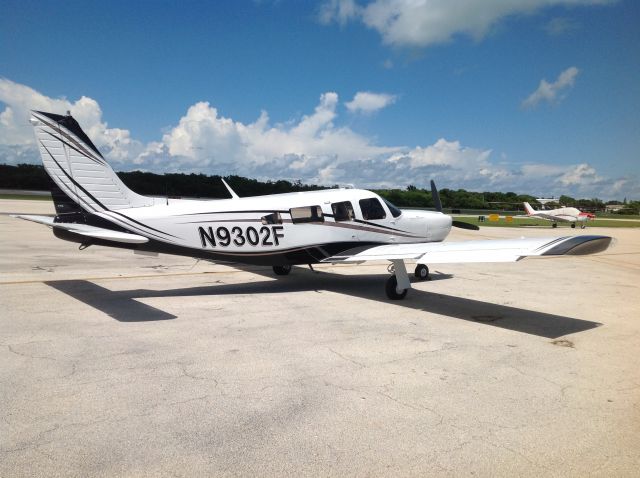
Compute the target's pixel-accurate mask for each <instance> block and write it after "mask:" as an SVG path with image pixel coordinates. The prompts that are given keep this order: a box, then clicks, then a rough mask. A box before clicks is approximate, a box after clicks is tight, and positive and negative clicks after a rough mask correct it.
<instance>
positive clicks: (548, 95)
mask: <svg viewBox="0 0 640 478" xmlns="http://www.w3.org/2000/svg"><path fill="white" fill-rule="evenodd" d="M578 73H580V70H579V69H578V68H576V67H575V66H570V67H569V68H567V69H566V70H564V71H563V72H562V73H560V75H558V79H557V80H556V81H554V82H553V83H549V82H548V81H547V80H546V79H544V78H543V79H542V80H540V84H539V85H538V88H537V89H536V90H535V91H534V92H533V93H531V94H530V95H529V96H528V97H527V98H525V100H524V101H523V102H522V107H523V108H534V107H536V106H537V105H538V104H539V103H540V102H541V101H546V102H548V103H553V102H555V101H558V100H559V99H561V98H562V96H561V95H562V93H563V92H564V91H566V90H567V89H569V88H571V87H572V86H573V85H574V83H575V81H576V76H578Z"/></svg>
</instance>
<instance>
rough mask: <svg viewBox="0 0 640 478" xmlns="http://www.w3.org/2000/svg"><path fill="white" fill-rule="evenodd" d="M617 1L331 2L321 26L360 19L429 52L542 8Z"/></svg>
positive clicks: (397, 41)
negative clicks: (435, 45)
mask: <svg viewBox="0 0 640 478" xmlns="http://www.w3.org/2000/svg"><path fill="white" fill-rule="evenodd" d="M610 1H612V0H455V1H452V0H374V1H371V2H368V3H366V4H362V5H360V4H357V3H355V2H354V1H352V0H331V1H328V2H326V3H325V4H324V5H323V7H322V8H321V10H320V21H321V22H322V23H325V24H326V23H330V22H331V21H336V22H338V23H340V24H344V23H346V22H347V21H349V20H352V19H357V20H359V21H361V22H363V23H364V24H365V25H366V26H367V27H369V28H371V29H373V30H375V31H377V32H378V33H379V34H380V35H381V36H382V39H383V41H384V43H386V44H388V45H393V46H399V47H426V46H429V45H433V44H437V43H443V42H447V41H450V40H451V39H452V38H454V37H455V36H456V35H466V36H469V37H471V38H473V39H475V40H480V39H482V38H483V37H484V36H485V35H486V34H487V32H488V31H489V30H490V29H491V27H492V26H494V25H495V24H497V23H498V22H499V21H501V20H503V19H504V18H507V17H509V16H514V15H523V14H531V13H534V12H536V11H538V10H541V9H543V8H547V7H551V6H555V5H559V6H579V5H594V4H604V3H610Z"/></svg>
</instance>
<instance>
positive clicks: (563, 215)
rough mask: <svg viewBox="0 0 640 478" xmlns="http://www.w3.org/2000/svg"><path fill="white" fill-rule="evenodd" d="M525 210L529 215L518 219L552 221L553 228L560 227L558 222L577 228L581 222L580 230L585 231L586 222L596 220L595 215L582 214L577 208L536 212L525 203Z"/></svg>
mask: <svg viewBox="0 0 640 478" xmlns="http://www.w3.org/2000/svg"><path fill="white" fill-rule="evenodd" d="M524 209H525V211H527V215H526V216H518V217H530V218H540V219H544V220H546V221H552V222H553V224H551V227H558V222H570V223H571V227H576V222H580V223H581V224H580V228H582V229H584V228H585V222H586V221H588V220H590V219H595V218H596V215H595V214H592V213H590V212H582V211H580V210H579V209H576V208H575V207H560V208H558V209H550V210H547V211H536V210H534V209H533V208H532V207H531V205H530V204H529V203H528V202H525V203H524Z"/></svg>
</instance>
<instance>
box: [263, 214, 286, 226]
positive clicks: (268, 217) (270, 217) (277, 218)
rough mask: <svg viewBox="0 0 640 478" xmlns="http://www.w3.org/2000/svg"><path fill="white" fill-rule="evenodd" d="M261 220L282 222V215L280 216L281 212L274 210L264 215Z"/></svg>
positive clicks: (266, 222)
mask: <svg viewBox="0 0 640 478" xmlns="http://www.w3.org/2000/svg"><path fill="white" fill-rule="evenodd" d="M260 221H261V222H262V224H282V216H280V213H279V212H274V213H271V214H267V215H266V216H262V218H260Z"/></svg>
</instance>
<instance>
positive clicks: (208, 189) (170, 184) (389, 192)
mask: <svg viewBox="0 0 640 478" xmlns="http://www.w3.org/2000/svg"><path fill="white" fill-rule="evenodd" d="M117 174H118V176H119V177H120V179H121V180H122V182H124V183H125V184H126V185H127V186H128V187H130V188H131V189H132V190H134V191H136V192H137V193H140V194H145V195H150V196H170V197H193V198H227V197H229V193H228V191H227V190H226V188H225V187H224V185H223V184H222V181H221V178H222V177H221V176H218V175H213V176H207V175H205V174H183V173H168V174H155V173H148V172H142V171H130V172H120V173H117ZM224 179H225V180H226V181H227V182H228V183H229V185H230V186H231V187H232V188H233V189H234V190H235V191H236V193H238V195H240V196H260V195H264V194H279V193H288V192H297V191H314V190H319V189H326V187H324V186H317V185H312V184H303V183H302V182H301V181H294V182H291V181H285V180H280V181H258V180H257V179H250V178H245V177H242V176H224ZM49 181H50V179H49V177H48V176H47V174H46V172H45V170H44V167H43V166H42V165H35V164H18V165H17V166H12V165H8V164H0V188H3V189H27V190H48V189H49ZM333 187H336V186H333ZM375 192H376V193H378V194H380V196H382V197H384V198H385V199H387V200H389V201H391V202H392V203H394V204H395V205H397V206H399V207H416V208H432V207H433V200H432V197H431V191H430V190H428V189H419V188H417V187H415V186H412V185H410V186H408V187H407V188H406V189H378V190H375ZM440 198H441V201H442V205H443V207H445V208H448V209H491V210H500V209H502V210H516V209H522V203H523V202H524V201H528V202H530V203H532V204H534V203H535V197H534V196H531V195H528V194H516V193H514V192H506V193H502V192H490V191H485V192H472V191H466V190H464V189H457V190H453V189H447V188H444V189H441V190H440ZM615 203H617V201H609V202H608V203H607V204H615ZM560 204H561V205H564V206H574V207H578V208H581V209H587V210H603V209H604V205H605V203H604V202H603V201H601V200H600V199H597V198H592V199H575V198H572V197H570V196H560V198H558V203H557V204H555V205H556V206H559V205H560ZM624 204H625V206H626V207H625V209H623V210H622V212H623V213H626V214H638V210H639V209H640V201H631V202H629V203H627V201H626V198H625V200H624ZM550 206H554V204H553V203H552V204H550Z"/></svg>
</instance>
